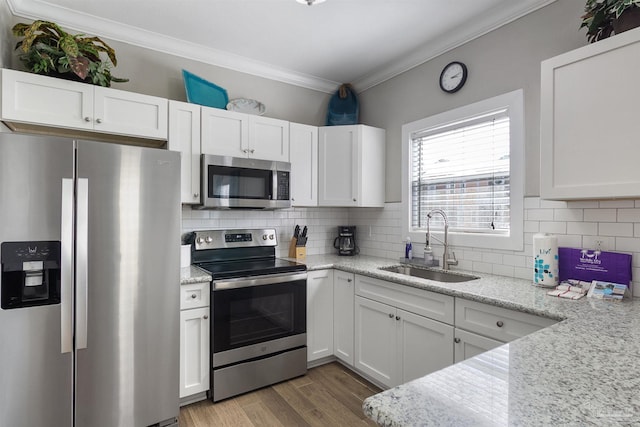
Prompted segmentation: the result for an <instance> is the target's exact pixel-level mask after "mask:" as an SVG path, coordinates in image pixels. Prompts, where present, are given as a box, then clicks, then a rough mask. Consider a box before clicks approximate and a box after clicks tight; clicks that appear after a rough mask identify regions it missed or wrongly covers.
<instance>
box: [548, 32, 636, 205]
mask: <svg viewBox="0 0 640 427" xmlns="http://www.w3.org/2000/svg"><path fill="white" fill-rule="evenodd" d="M639 68H640V37H639V36H638V32H633V31H632V32H628V31H627V32H625V33H622V34H618V35H616V36H615V37H610V38H608V39H605V40H601V41H599V42H598V43H593V44H590V45H588V46H585V47H582V48H580V49H576V50H573V51H570V52H567V53H565V54H563V55H560V56H557V57H554V58H551V59H548V60H546V61H543V62H542V66H541V95H540V155H541V158H540V197H542V198H543V199H559V200H571V199H605V198H606V199H608V198H613V197H638V196H640V168H638V155H639V154H640V150H639V149H638V144H637V139H638V119H637V114H636V112H637V109H638V99H639V98H640V86H638V85H637V84H628V82H631V81H632V79H633V77H632V75H633V72H632V71H631V70H638V69H639ZM622 86H624V88H623V87H622ZM615 88H617V89H615ZM596 120H597V122H595V121H596Z"/></svg>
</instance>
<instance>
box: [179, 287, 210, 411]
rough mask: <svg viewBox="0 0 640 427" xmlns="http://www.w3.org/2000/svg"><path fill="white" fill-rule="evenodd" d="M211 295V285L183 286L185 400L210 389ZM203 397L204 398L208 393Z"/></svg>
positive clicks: (182, 382) (182, 391)
mask: <svg viewBox="0 0 640 427" xmlns="http://www.w3.org/2000/svg"><path fill="white" fill-rule="evenodd" d="M209 293H210V291H209V283H208V282H203V283H194V284H188V285H182V286H181V293H180V294H181V301H180V399H182V400H185V398H189V397H190V396H193V395H196V394H198V393H204V392H206V391H207V390H209V371H210V369H209V342H210V336H209V333H210V322H209ZM202 397H203V398H204V394H203V395H202ZM185 403H190V402H185Z"/></svg>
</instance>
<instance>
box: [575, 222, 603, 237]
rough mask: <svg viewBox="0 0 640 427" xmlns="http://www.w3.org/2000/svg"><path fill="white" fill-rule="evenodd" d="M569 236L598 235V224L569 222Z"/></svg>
mask: <svg viewBox="0 0 640 427" xmlns="http://www.w3.org/2000/svg"><path fill="white" fill-rule="evenodd" d="M567 234H592V235H596V234H598V223H597V222H567Z"/></svg>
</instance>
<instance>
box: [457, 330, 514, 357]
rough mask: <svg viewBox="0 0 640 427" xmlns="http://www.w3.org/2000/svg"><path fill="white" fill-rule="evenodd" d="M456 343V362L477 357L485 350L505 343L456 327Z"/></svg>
mask: <svg viewBox="0 0 640 427" xmlns="http://www.w3.org/2000/svg"><path fill="white" fill-rule="evenodd" d="M454 334H455V338H454V339H453V342H454V343H455V344H454V351H453V355H454V362H455V363H458V362H462V361H463V360H467V359H470V358H472V357H475V356H477V355H479V354H481V353H484V352H485V351H489V350H491V349H494V348H496V347H500V346H501V345H502V344H504V343H503V342H502V341H497V340H494V339H491V338H487V337H483V336H482V335H478V334H474V333H472V332H467V331H465V330H462V329H458V328H456V329H455V332H454Z"/></svg>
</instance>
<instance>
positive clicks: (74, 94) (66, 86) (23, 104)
mask: <svg viewBox="0 0 640 427" xmlns="http://www.w3.org/2000/svg"><path fill="white" fill-rule="evenodd" d="M167 110H168V101H167V99H165V98H158V97H155V96H149V95H141V94H137V93H133V92H127V91H122V90H117V89H111V88H105V87H101V86H93V85H90V84H86V83H78V82H73V81H68V80H63V79H57V78H53V77H46V76H41V75H37V74H31V73H25V72H21V71H15V70H8V69H3V70H2V111H1V113H0V115H1V118H2V120H3V121H5V122H7V123H9V124H10V127H12V128H14V129H18V130H21V129H22V127H21V126H20V124H28V125H35V126H46V127H49V128H64V129H75V130H82V131H91V132H99V133H104V134H115V135H123V136H132V137H137V138H148V139H160V140H166V139H167Z"/></svg>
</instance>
